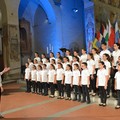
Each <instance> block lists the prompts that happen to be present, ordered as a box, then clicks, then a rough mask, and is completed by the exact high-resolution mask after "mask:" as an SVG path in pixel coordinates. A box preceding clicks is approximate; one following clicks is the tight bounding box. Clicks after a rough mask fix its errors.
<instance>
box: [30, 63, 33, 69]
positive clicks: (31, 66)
mask: <svg viewBox="0 0 120 120" xmlns="http://www.w3.org/2000/svg"><path fill="white" fill-rule="evenodd" d="M29 68H30V70H32V68H33V63H32V62H30V63H29Z"/></svg>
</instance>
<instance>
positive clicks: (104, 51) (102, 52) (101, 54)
mask: <svg viewBox="0 0 120 120" xmlns="http://www.w3.org/2000/svg"><path fill="white" fill-rule="evenodd" d="M104 54H108V55H109V56H111V53H110V51H109V50H107V49H106V50H102V51H101V52H100V58H101V60H102V57H103V55H104Z"/></svg>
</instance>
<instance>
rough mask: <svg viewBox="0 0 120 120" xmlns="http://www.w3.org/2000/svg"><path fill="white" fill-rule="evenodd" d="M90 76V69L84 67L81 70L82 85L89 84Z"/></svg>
mask: <svg viewBox="0 0 120 120" xmlns="http://www.w3.org/2000/svg"><path fill="white" fill-rule="evenodd" d="M89 76H90V73H89V71H88V69H84V70H82V72H81V85H88V77H89Z"/></svg>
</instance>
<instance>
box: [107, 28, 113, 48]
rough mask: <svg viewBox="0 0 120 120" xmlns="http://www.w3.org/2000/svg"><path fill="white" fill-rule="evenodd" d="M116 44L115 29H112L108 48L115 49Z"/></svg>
mask: <svg viewBox="0 0 120 120" xmlns="http://www.w3.org/2000/svg"><path fill="white" fill-rule="evenodd" d="M114 43H115V30H114V28H112V27H111V34H110V37H109V40H108V46H109V47H113V45H114Z"/></svg>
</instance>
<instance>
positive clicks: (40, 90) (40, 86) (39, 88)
mask: <svg viewBox="0 0 120 120" xmlns="http://www.w3.org/2000/svg"><path fill="white" fill-rule="evenodd" d="M38 91H39V92H38ZM36 92H38V93H42V83H41V82H40V81H37V88H36Z"/></svg>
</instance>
